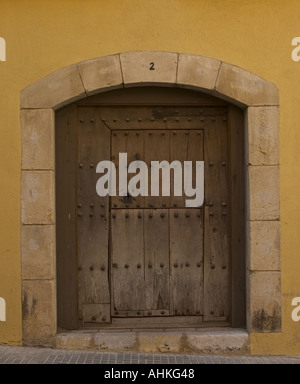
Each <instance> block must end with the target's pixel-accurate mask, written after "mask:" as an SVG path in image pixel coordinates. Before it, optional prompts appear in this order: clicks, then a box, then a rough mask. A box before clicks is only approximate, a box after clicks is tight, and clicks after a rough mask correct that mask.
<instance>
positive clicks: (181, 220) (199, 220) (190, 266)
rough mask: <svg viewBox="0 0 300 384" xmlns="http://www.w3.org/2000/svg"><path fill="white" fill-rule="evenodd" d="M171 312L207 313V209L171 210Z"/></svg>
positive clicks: (175, 313) (174, 313) (178, 313)
mask: <svg viewBox="0 0 300 384" xmlns="http://www.w3.org/2000/svg"><path fill="white" fill-rule="evenodd" d="M170 270H171V276H170V294H171V298H170V302H171V303H170V306H171V308H170V313H171V315H173V316H191V315H202V314H203V210H201V209H194V208H193V209H177V210H176V209H171V210H170Z"/></svg>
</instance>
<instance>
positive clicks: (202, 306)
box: [102, 107, 230, 322]
mask: <svg viewBox="0 0 300 384" xmlns="http://www.w3.org/2000/svg"><path fill="white" fill-rule="evenodd" d="M205 112H206V115H204V116H203V115H202V114H201V113H200V112H199V110H197V109H195V108H183V109H176V111H175V110H174V108H173V109H172V108H165V109H164V108H160V109H159V111H158V110H157V109H155V108H154V109H153V108H145V107H143V108H135V109H133V108H131V109H130V110H127V111H126V110H125V109H123V108H122V109H119V110H118V109H117V108H115V109H112V108H109V109H108V110H105V108H104V110H103V111H102V117H104V118H105V121H106V124H107V125H108V126H109V127H110V128H111V129H112V133H111V148H112V154H113V156H112V158H113V159H118V156H119V153H126V154H127V158H128V164H127V167H128V166H129V163H130V162H131V161H134V160H136V159H139V160H141V161H143V162H144V163H145V164H146V165H147V167H148V196H145V197H141V196H139V197H138V198H134V197H131V196H129V195H128V196H127V197H126V198H124V197H123V198H122V197H121V198H120V197H113V198H112V199H111V201H112V203H111V212H112V215H111V247H110V250H111V284H112V285H111V291H112V312H111V314H112V316H113V317H152V316H155V317H156V316H161V317H180V316H195V317H197V318H198V320H199V322H200V321H227V320H228V314H229V286H230V278H229V274H228V270H229V268H230V265H229V247H228V244H229V224H228V218H229V216H230V214H229V212H228V211H227V210H226V208H227V203H228V188H229V183H228V181H229V179H228V176H229V175H228V172H227V168H228V167H227V168H226V166H225V163H226V165H227V163H228V150H227V148H228V146H227V124H226V122H227V115H226V111H224V109H221V110H218V109H216V110H213V109H207V110H206V111H205ZM202 113H203V112H202ZM159 114H160V115H159ZM139 115H143V116H144V120H145V123H144V124H141V122H139V118H138V116H139ZM112 116H117V117H119V118H116V117H115V118H114V119H112ZM158 116H159V117H158ZM165 116H167V117H165ZM191 116H192V117H191ZM145 117H146V118H145ZM138 122H139V123H138ZM137 125H138V127H139V130H137V129H136V126H137ZM149 128H152V129H149ZM154 161H158V162H163V161H167V162H168V163H167V164H166V165H168V164H173V162H175V161H177V162H179V163H180V164H181V165H182V182H181V184H182V188H181V189H182V196H175V194H174V177H175V168H174V170H172V171H170V174H169V175H170V195H169V196H163V195H162V194H163V193H162V183H163V177H166V174H164V172H165V170H164V166H166V165H164V166H162V169H161V170H160V173H159V176H158V178H156V179H155V180H153V179H152V178H153V174H152V169H151V168H153V162H154ZM187 161H190V162H192V164H193V172H192V176H193V177H192V179H193V183H194V184H193V187H195V180H196V171H195V166H196V162H197V161H198V162H200V161H204V162H205V164H206V167H205V205H204V204H202V205H201V206H200V207H195V208H188V207H187V203H186V200H188V199H191V197H188V196H186V195H185V185H184V170H185V169H184V162H187ZM117 165H118V164H117ZM177 165H178V164H177ZM174 167H175V166H174ZM170 168H172V167H170ZM132 177H133V176H132V175H129V174H128V182H129V183H130V179H131V178H132ZM154 182H155V183H158V184H159V188H157V190H159V195H157V193H156V194H155V196H153V195H151V193H152V192H153V191H154V190H155V188H154V187H155V186H154V185H153V183H154ZM213 205H214V206H215V211H214V212H213V210H212V207H213ZM124 208H125V209H124ZM213 218H214V219H213ZM211 243H213V245H212V244H211ZM206 285H210V286H209V287H208V286H206Z"/></svg>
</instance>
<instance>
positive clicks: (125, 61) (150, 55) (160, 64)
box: [120, 51, 178, 87]
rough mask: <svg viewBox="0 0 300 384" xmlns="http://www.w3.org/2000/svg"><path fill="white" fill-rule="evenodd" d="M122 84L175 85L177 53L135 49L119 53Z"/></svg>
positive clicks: (126, 85)
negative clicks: (134, 50)
mask: <svg viewBox="0 0 300 384" xmlns="http://www.w3.org/2000/svg"><path fill="white" fill-rule="evenodd" d="M120 60H121V67H122V73H123V81H124V86H125V87H128V86H145V85H153V84H156V85H164V86H175V84H176V73H177V64H178V54H177V53H172V52H160V51H136V52H126V53H121V54H120Z"/></svg>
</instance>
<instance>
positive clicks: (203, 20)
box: [0, 0, 300, 355]
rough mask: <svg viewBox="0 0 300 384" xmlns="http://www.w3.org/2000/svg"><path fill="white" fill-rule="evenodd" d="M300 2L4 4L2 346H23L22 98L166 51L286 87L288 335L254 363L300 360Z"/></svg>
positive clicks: (260, 343) (9, 0) (275, 339)
mask: <svg viewBox="0 0 300 384" xmlns="http://www.w3.org/2000/svg"><path fill="white" fill-rule="evenodd" d="M299 14H300V2H299V0H285V1H282V0H109V1H106V0H51V1H50V0H49V1H47V0H44V1H40V0H1V2H0V36H1V37H3V38H5V40H6V45H7V52H6V56H7V57H6V61H5V62H0V137H1V140H0V154H1V162H0V183H1V188H0V213H1V220H0V297H3V298H5V300H6V303H7V321H6V322H0V344H1V343H10V344H20V343H21V340H22V326H21V261H20V162H21V135H20V112H19V108H20V103H19V98H20V91H21V89H23V88H24V87H26V86H27V85H29V84H31V83H33V82H35V81H36V80H38V79H39V78H42V77H44V76H45V75H47V74H49V73H50V72H53V71H55V70H58V69H60V68H63V67H66V66H68V65H71V64H74V63H77V62H80V61H83V60H87V59H90V58H95V57H100V56H105V55H110V54H114V53H118V52H125V51H136V50H161V51H172V52H182V53H192V54H198V55H202V56H208V57H212V58H216V59H219V60H222V61H225V62H228V63H231V64H234V65H237V66H239V67H242V68H244V69H246V70H248V71H250V72H253V73H256V74H258V75H259V76H261V77H263V78H265V79H266V80H268V81H270V82H272V83H274V84H276V86H277V87H278V88H279V91H280V164H281V174H280V177H281V220H282V256H281V257H282V301H283V306H282V311H283V312H282V315H283V326H282V333H281V334H265V335H255V334H254V335H251V349H252V353H265V354H297V355H300V322H298V323H297V322H293V321H292V318H291V312H292V309H293V307H292V306H291V301H292V299H293V298H294V297H298V296H300V278H299V276H300V257H299V249H300V235H299V233H300V220H299V217H300V204H299V200H298V198H299V189H300V177H299V176H298V172H299V171H298V168H299V161H300V151H299V147H298V145H299V143H300V129H299V127H300V114H299V105H300V86H299V79H300V62H294V61H293V60H292V59H291V52H292V49H293V47H292V46H291V42H292V39H293V38H294V37H295V36H299V35H300V29H299V28H300V27H299Z"/></svg>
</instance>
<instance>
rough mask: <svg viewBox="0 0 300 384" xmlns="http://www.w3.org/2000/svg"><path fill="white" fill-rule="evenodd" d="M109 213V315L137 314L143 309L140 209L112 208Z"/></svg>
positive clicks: (143, 290) (143, 288)
mask: <svg viewBox="0 0 300 384" xmlns="http://www.w3.org/2000/svg"><path fill="white" fill-rule="evenodd" d="M111 217H112V218H111V236H112V241H111V281H112V295H113V305H112V315H113V316H119V315H121V316H126V315H127V313H126V312H128V311H135V313H134V314H132V315H136V316H139V315H141V314H143V312H142V311H144V309H145V284H144V282H145V279H144V271H145V265H144V239H143V232H144V229H143V211H142V210H140V211H139V210H135V209H134V210H129V209H113V210H112V214H111ZM120 312H121V313H120ZM138 312H141V313H138Z"/></svg>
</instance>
